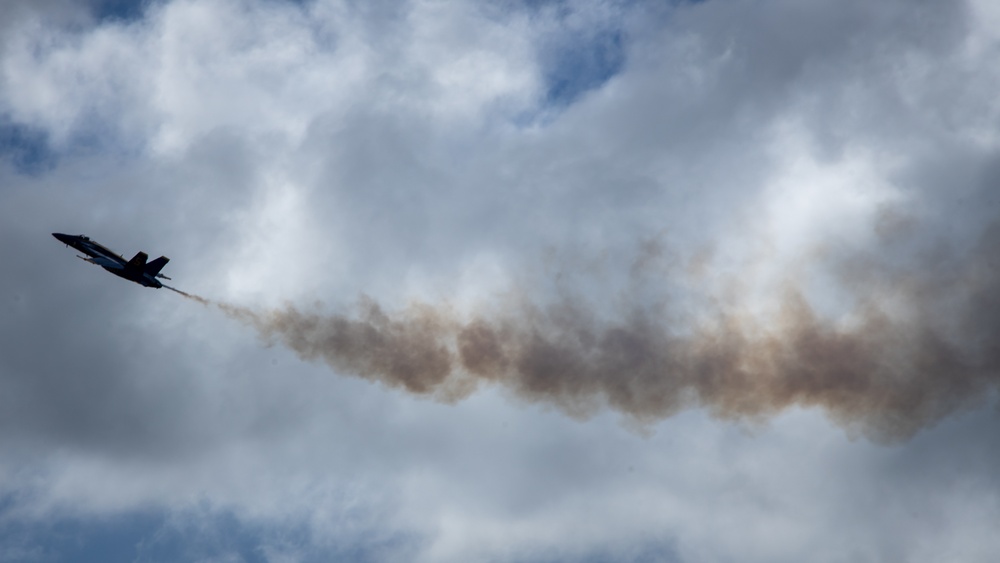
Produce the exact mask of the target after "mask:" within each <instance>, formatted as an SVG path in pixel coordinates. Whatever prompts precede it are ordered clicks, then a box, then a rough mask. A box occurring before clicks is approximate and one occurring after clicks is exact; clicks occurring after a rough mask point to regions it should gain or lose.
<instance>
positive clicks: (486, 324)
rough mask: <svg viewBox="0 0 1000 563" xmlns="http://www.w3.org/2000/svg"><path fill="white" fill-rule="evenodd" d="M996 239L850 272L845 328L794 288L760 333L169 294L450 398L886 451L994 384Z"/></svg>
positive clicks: (998, 348) (740, 326)
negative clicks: (948, 256)
mask: <svg viewBox="0 0 1000 563" xmlns="http://www.w3.org/2000/svg"><path fill="white" fill-rule="evenodd" d="M998 242H1000V229H998V228H993V229H992V230H991V231H990V232H989V233H988V234H987V235H986V236H985V237H984V238H983V240H982V241H981V243H980V244H979V245H978V246H977V247H976V248H975V249H974V250H973V251H971V252H970V253H968V254H967V255H966V256H965V257H964V258H962V259H957V260H954V261H953V263H952V264H950V265H949V266H950V267H949V268H943V269H938V270H927V269H924V268H910V269H899V270H898V271H893V270H891V269H890V268H888V267H883V268H880V267H878V266H877V265H875V264H873V263H872V262H870V261H865V260H858V259H856V260H853V261H850V262H846V263H845V265H843V267H842V268H841V270H842V275H843V276H844V277H845V279H847V280H854V281H857V284H855V285H858V284H860V285H862V289H857V290H856V292H855V293H856V295H855V298H856V299H855V303H856V305H855V306H854V307H853V308H852V310H851V311H849V313H848V314H846V315H844V316H842V317H841V318H839V319H828V318H824V317H823V316H822V315H820V314H818V313H817V312H816V311H815V310H814V308H813V307H812V306H811V305H810V303H809V302H808V300H807V299H806V298H805V297H804V296H803V293H802V292H801V291H800V290H798V289H796V288H795V287H794V286H792V285H790V286H789V287H787V288H785V289H783V290H782V293H781V300H780V306H779V307H778V311H777V313H776V314H775V315H774V316H773V317H772V318H770V319H768V320H767V322H764V321H761V320H760V319H758V318H756V317H754V316H753V315H749V314H747V313H745V311H743V310H742V309H740V308H739V307H736V306H729V305H719V306H717V307H716V310H715V311H713V312H712V313H711V314H709V315H705V316H700V317H699V319H698V320H691V319H688V320H684V319H683V318H682V316H680V315H673V316H672V315H670V314H667V312H669V311H670V303H669V302H668V303H666V304H665V305H663V310H660V309H657V308H649V307H639V306H636V307H633V308H632V309H631V310H629V311H627V312H625V313H623V314H620V315H618V316H617V317H616V318H612V319H608V318H602V317H600V316H599V315H597V314H595V313H594V312H593V311H592V310H590V308H588V307H587V304H586V303H585V302H584V301H583V300H580V299H571V298H565V299H562V300H559V301H558V302H556V303H554V304H550V305H547V306H538V305H535V304H532V303H530V302H527V301H520V302H519V303H515V304H508V306H507V307H503V308H498V309H500V310H502V311H505V312H503V313H494V314H489V313H482V312H481V313H474V314H464V315H463V314H459V313H457V312H455V311H454V310H453V309H452V308H450V307H448V306H446V305H441V306H433V305H428V304H414V305H411V306H410V307H408V308H406V309H404V310H401V311H395V312H389V311H386V310H384V308H383V307H382V306H380V305H379V304H378V303H376V302H375V301H373V300H371V299H369V298H365V297H363V298H362V299H361V300H360V302H359V303H358V304H357V306H356V307H355V310H354V311H353V312H351V313H330V314H321V313H316V312H313V311H308V312H307V311H302V310H300V309H298V308H296V307H293V306H290V305H289V306H286V307H284V308H282V309H275V310H268V311H260V310H255V309H252V308H248V307H242V306H237V305H231V304H227V303H219V302H214V301H211V300H208V299H205V298H202V297H199V296H196V295H191V294H188V293H185V292H182V291H179V290H176V289H174V288H170V289H174V291H177V292H178V293H179V294H181V295H183V296H184V297H187V298H189V299H192V300H195V301H197V302H199V303H201V304H203V305H206V306H209V305H210V306H215V307H217V308H218V309H219V310H221V311H222V312H224V313H225V314H226V315H227V316H229V317H230V318H233V319H235V320H238V321H240V322H241V323H243V324H245V325H247V326H250V327H252V328H254V329H255V330H256V331H257V332H258V333H259V335H260V336H261V337H262V338H263V339H265V340H266V341H268V342H280V343H282V344H284V345H286V346H288V347H289V348H291V349H292V350H294V351H295V352H296V353H297V354H298V355H299V356H300V357H301V358H303V359H305V360H310V361H317V360H321V361H324V362H326V363H327V364H328V365H329V366H330V367H331V368H333V369H334V370H335V371H337V372H340V373H350V374H353V375H356V376H359V377H363V378H366V379H369V380H372V381H378V382H381V383H383V384H385V385H387V386H390V387H396V388H401V389H404V390H406V391H408V392H411V393H416V394H420V395H426V396H431V397H434V398H436V399H439V400H443V401H455V400H458V399H461V398H462V397H465V396H467V395H468V394H469V393H471V392H472V391H474V390H475V388H476V387H477V386H478V385H480V384H494V385H500V386H503V387H504V388H506V389H508V390H510V391H511V392H513V393H514V394H515V395H516V396H518V397H520V398H522V399H525V400H528V401H532V402H541V403H545V404H550V405H554V406H556V407H557V408H559V409H560V410H562V411H564V412H565V413H567V414H569V415H570V416H573V417H577V418H585V417H587V416H589V415H591V414H593V413H594V412H595V411H596V410H597V409H600V408H602V407H610V408H612V409H614V410H616V411H618V412H620V413H622V414H624V415H625V416H626V417H627V418H628V419H630V420H631V421H633V422H635V423H637V424H638V425H639V426H640V427H643V426H646V425H649V424H652V423H654V422H656V421H658V420H661V419H663V418H666V417H669V416H671V415H672V414H674V413H676V412H678V411H679V410H681V409H685V408H691V407H702V408H705V409H707V410H708V411H709V412H710V413H711V414H712V415H714V416H716V417H719V418H722V419H732V420H751V421H756V420H766V419H767V418H768V417H770V416H773V415H775V414H777V413H779V412H780V411H782V410H783V409H787V408H789V407H792V406H802V407H819V408H821V409H823V410H824V411H825V412H826V413H827V414H828V415H829V416H830V418H831V419H832V420H834V421H835V422H836V423H838V424H840V425H842V426H843V427H844V428H845V429H847V431H848V432H849V433H850V434H852V435H855V434H857V433H862V434H864V435H866V436H868V437H869V438H870V439H873V440H876V441H881V442H887V441H896V440H902V439H906V438H909V437H910V436H912V435H913V434H915V433H916V432H918V431H919V430H920V429H921V428H923V427H926V426H927V425H929V424H932V423H934V422H936V421H938V420H940V419H941V418H943V417H945V416H947V415H948V414H950V413H953V412H955V411H956V410H958V409H961V408H964V407H969V406H972V405H975V404H978V403H981V402H982V401H984V400H986V399H987V398H989V397H990V396H991V393H994V392H995V391H996V390H997V388H998V386H1000V267H998V266H1000V263H998V260H997V258H996V256H995V255H996V252H995V251H994V249H995V248H997V247H998V246H997V243H998ZM928 272H933V273H928ZM858 280H860V281H858ZM890 301H891V302H892V303H895V304H896V305H897V306H896V307H895V309H894V308H893V307H890V306H888V305H886V303H887V302H890ZM900 304H902V305H901V306H900ZM845 319H846V320H845Z"/></svg>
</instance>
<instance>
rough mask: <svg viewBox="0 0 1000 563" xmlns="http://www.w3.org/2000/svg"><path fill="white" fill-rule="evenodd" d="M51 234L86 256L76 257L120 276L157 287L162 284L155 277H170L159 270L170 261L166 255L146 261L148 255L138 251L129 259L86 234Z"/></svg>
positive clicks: (166, 278)
mask: <svg viewBox="0 0 1000 563" xmlns="http://www.w3.org/2000/svg"><path fill="white" fill-rule="evenodd" d="M52 236H54V237H56V240H58V241H59V242H61V243H64V244H66V246H72V247H73V248H75V249H77V250H79V251H80V252H82V253H84V254H86V255H87V256H88V257H87V258H85V257H83V256H77V258H80V259H81V260H85V261H87V262H90V263H91V264H97V265H98V266H100V267H102V268H104V269H105V270H107V271H109V272H111V273H112V274H114V275H116V276H118V277H120V278H125V279H127V280H129V281H132V282H135V283H138V284H142V285H144V286H146V287H155V288H157V289H159V288H161V287H163V284H162V283H160V281H159V280H157V279H156V278H163V279H165V280H169V279H170V278H168V277H167V276H165V275H163V274H161V273H160V270H161V269H163V267H164V266H166V265H167V262H169V261H170V258H167V257H166V256H160V257H159V258H157V259H156V260H153V261H152V262H149V263H146V258H148V256H147V255H146V253H145V252H139V253H137V254H136V255H135V256H133V257H132V259H131V260H125V258H124V257H123V256H122V255H120V254H115V253H114V252H112V251H110V250H108V249H107V248H105V247H103V246H101V245H100V244H97V243H96V242H94V241H92V240H90V237H88V236H86V235H64V234H62V233H52Z"/></svg>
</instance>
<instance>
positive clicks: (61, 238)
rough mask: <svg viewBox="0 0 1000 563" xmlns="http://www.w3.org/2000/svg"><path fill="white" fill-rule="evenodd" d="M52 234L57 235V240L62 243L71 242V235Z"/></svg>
mask: <svg viewBox="0 0 1000 563" xmlns="http://www.w3.org/2000/svg"><path fill="white" fill-rule="evenodd" d="M52 236H54V237H56V240H57V241H59V242H61V243H65V244H69V235H64V234H62V233H52Z"/></svg>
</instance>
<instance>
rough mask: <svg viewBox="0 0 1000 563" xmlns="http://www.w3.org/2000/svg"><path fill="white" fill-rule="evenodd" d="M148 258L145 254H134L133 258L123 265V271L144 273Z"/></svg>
mask: <svg viewBox="0 0 1000 563" xmlns="http://www.w3.org/2000/svg"><path fill="white" fill-rule="evenodd" d="M148 257H149V256H147V255H146V253H145V252H138V253H136V255H135V256H133V257H132V259H131V260H129V261H128V264H126V265H125V269H126V270H138V271H140V272H142V271H145V268H146V258H148Z"/></svg>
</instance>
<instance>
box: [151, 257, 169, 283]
mask: <svg viewBox="0 0 1000 563" xmlns="http://www.w3.org/2000/svg"><path fill="white" fill-rule="evenodd" d="M169 261H170V258H167V257H166V256H160V257H159V258H157V259H156V260H153V261H151V262H149V263H148V264H146V273H147V274H149V275H151V276H153V277H164V278H166V276H160V270H162V269H163V267H164V266H166V265H167V262H169ZM167 279H170V278H167Z"/></svg>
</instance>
